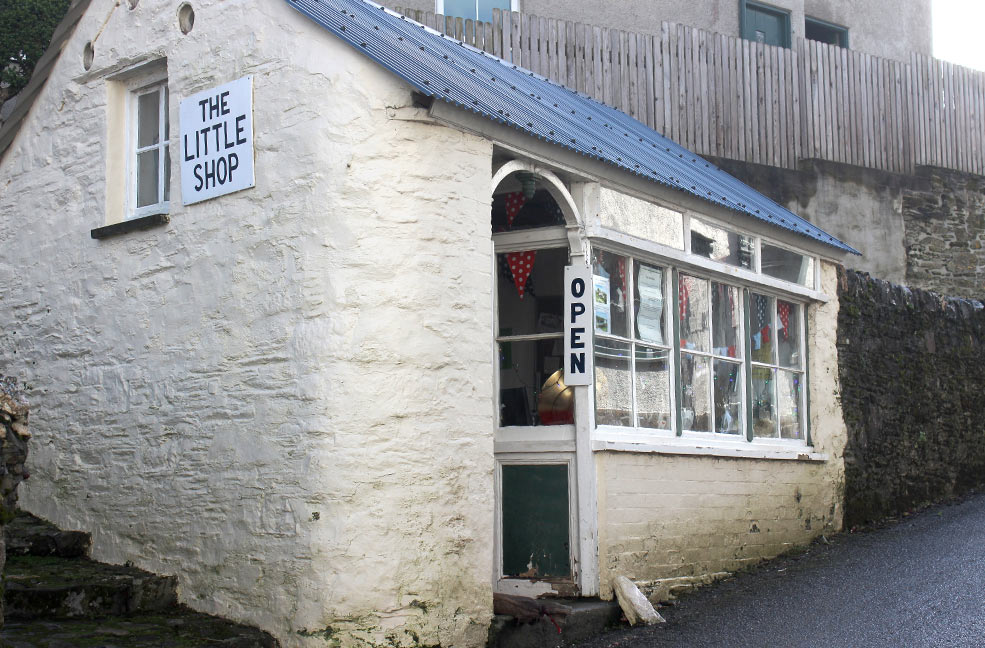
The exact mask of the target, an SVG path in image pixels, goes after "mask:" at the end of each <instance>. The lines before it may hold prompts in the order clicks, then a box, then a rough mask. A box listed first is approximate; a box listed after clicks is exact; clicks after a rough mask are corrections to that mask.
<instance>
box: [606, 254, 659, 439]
mask: <svg viewBox="0 0 985 648" xmlns="http://www.w3.org/2000/svg"><path fill="white" fill-rule="evenodd" d="M592 275H593V277H592V279H593V281H592V284H593V286H592V288H593V295H594V302H595V304H594V308H595V422H596V424H597V425H615V426H622V427H640V428H655V429H662V430H670V429H672V425H671V420H672V416H671V412H672V409H671V395H670V391H671V382H670V375H671V374H670V369H671V362H670V354H671V348H672V347H671V344H670V337H671V336H670V335H668V334H667V326H668V322H667V313H666V311H667V307H666V302H667V300H666V297H665V295H666V294H667V281H668V273H667V269H666V268H662V267H660V266H657V265H652V264H649V263H643V262H639V261H637V260H636V259H634V258H632V257H628V256H621V255H618V254H615V253H612V252H607V251H605V250H598V249H596V250H594V251H593V253H592Z"/></svg>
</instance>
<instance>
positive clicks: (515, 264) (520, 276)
mask: <svg viewBox="0 0 985 648" xmlns="http://www.w3.org/2000/svg"><path fill="white" fill-rule="evenodd" d="M535 254H537V253H536V251H534V250H528V251H526V252H507V253H506V262H507V263H509V264H510V272H511V273H513V283H514V284H516V290H517V292H518V293H519V294H520V299H523V295H524V293H525V292H526V290H527V279H529V278H530V272H531V270H533V269H534V255H535Z"/></svg>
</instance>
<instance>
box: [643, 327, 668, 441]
mask: <svg viewBox="0 0 985 648" xmlns="http://www.w3.org/2000/svg"><path fill="white" fill-rule="evenodd" d="M669 355H670V351H668V350H666V349H655V348H653V347H647V346H642V345H637V346H636V410H637V414H636V417H637V420H638V425H639V426H640V427H645V428H658V429H661V430H669V429H670V428H671V425H670V363H669V361H668V360H669Z"/></svg>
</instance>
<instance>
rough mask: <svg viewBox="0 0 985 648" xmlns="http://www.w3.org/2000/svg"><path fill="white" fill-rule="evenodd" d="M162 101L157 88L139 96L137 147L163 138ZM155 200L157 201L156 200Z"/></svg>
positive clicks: (154, 142) (155, 142) (148, 144)
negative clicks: (161, 125) (161, 123)
mask: <svg viewBox="0 0 985 648" xmlns="http://www.w3.org/2000/svg"><path fill="white" fill-rule="evenodd" d="M160 110H161V103H160V99H159V95H158V91H157V90H153V91H151V92H148V93H146V94H142V95H138V96H137V147H138V148H139V147H144V146H151V145H152V144H157V143H158V142H159V141H160V138H161V131H160V128H159V125H160V120H159V117H160ZM154 202H157V201H156V200H155V201H154Z"/></svg>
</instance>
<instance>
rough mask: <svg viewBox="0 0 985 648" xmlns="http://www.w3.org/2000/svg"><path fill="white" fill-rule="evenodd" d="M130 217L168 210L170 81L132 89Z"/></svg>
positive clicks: (169, 180) (169, 191)
mask: <svg viewBox="0 0 985 648" xmlns="http://www.w3.org/2000/svg"><path fill="white" fill-rule="evenodd" d="M130 121H131V133H130V138H131V141H132V146H131V155H130V157H129V166H130V178H131V179H130V190H129V196H130V205H131V208H130V209H129V210H128V217H129V218H139V217H141V216H148V215H150V214H161V213H167V212H168V209H169V203H170V200H171V153H170V150H169V146H168V138H169V137H170V135H171V132H170V128H169V125H168V86H167V81H161V82H158V83H155V84H153V85H149V86H144V87H142V88H140V89H138V90H134V91H132V92H131V101H130Z"/></svg>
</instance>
